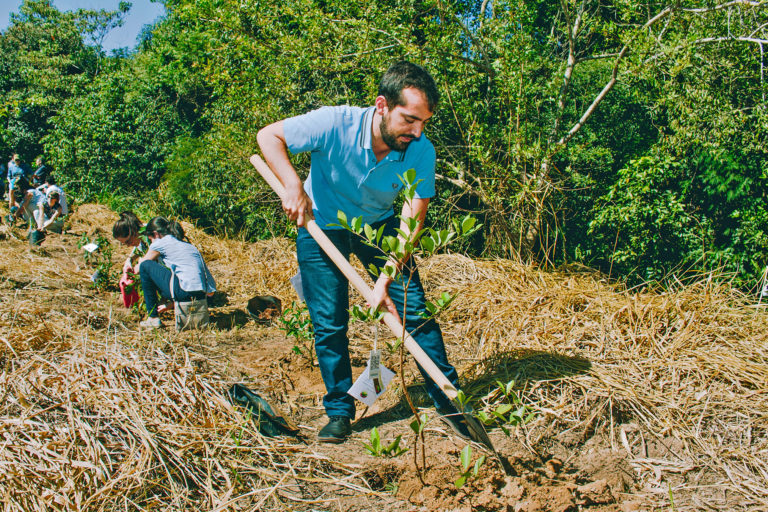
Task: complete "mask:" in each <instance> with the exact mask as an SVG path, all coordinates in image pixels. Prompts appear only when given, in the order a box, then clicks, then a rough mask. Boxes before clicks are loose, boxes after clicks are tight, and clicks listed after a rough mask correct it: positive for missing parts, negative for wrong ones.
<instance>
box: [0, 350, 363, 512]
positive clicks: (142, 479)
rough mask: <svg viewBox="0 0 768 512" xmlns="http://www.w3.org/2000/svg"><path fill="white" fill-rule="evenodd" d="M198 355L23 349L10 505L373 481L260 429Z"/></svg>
mask: <svg viewBox="0 0 768 512" xmlns="http://www.w3.org/2000/svg"><path fill="white" fill-rule="evenodd" d="M197 366H198V365H197V364H196V362H195V361H194V356H193V355H191V354H190V353H189V352H188V351H186V350H179V351H176V352H174V351H167V350H161V349H155V350H152V351H148V352H144V353H142V352H140V351H137V350H128V349H126V348H125V347H123V346H121V344H119V343H110V342H109V341H108V340H103V341H99V342H97V343H93V344H90V343H88V344H86V343H83V344H82V346H79V347H77V348H73V349H71V350H68V351H66V352H60V353H56V354H55V355H54V354H51V353H45V352H43V353H42V354H39V353H38V354H34V353H30V352H26V353H23V354H19V357H18V358H16V359H15V360H14V362H13V363H12V364H11V365H10V368H8V369H7V370H6V371H4V372H3V373H2V374H0V394H1V395H2V396H3V397H4V399H3V401H2V407H0V411H1V412H0V431H2V435H3V438H4V443H3V444H2V445H0V460H2V461H6V462H5V464H4V465H5V468H4V469H3V471H2V472H0V489H3V491H0V499H2V500H3V502H4V503H5V504H6V507H7V508H6V510H25V511H28V510H116V509H121V510H128V509H136V508H142V509H143V508H155V507H162V508H165V509H172V510H231V509H240V508H241V507H243V506H246V505H247V507H248V508H249V509H255V510H259V509H262V510H270V509H272V507H273V506H274V502H280V501H285V500H288V501H290V500H291V499H292V500H294V501H299V502H303V501H313V499H315V498H316V497H317V496H318V495H321V494H322V493H323V491H318V490H317V488H315V490H314V492H313V491H312V487H314V486H316V485H317V484H325V485H326V486H328V485H331V484H332V485H333V487H334V488H336V489H337V491H338V490H339V489H341V488H342V487H347V488H348V489H350V490H352V491H353V492H356V493H360V492H363V493H364V492H369V491H370V489H368V488H367V486H365V483H364V481H363V480H362V479H361V478H359V477H356V476H357V475H355V474H354V473H353V472H352V471H348V470H345V468H343V467H341V465H339V464H335V463H334V462H333V461H329V460H325V459H324V458H322V457H318V456H313V455H312V454H310V453H308V452H307V451H306V450H305V449H304V448H302V446H301V445H299V444H296V443H295V442H289V441H285V440H273V439H268V438H264V437H263V436H261V435H260V434H259V433H258V431H256V430H255V428H254V423H253V422H252V421H249V419H248V418H247V417H245V416H243V415H242V414H241V413H240V412H238V411H235V410H234V409H233V408H232V406H231V405H229V403H228V402H227V400H226V399H225V398H224V396H223V394H222V390H223V389H224V387H225V386H226V383H225V382H223V381H222V379H221V378H220V377H219V376H217V375H216V374H215V373H211V372H204V371H200V370H199V369H198V368H197ZM342 490H343V489H342ZM319 501H322V500H319ZM277 508H278V509H283V507H282V506H279V507H277Z"/></svg>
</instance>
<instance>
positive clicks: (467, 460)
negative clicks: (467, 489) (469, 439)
mask: <svg viewBox="0 0 768 512" xmlns="http://www.w3.org/2000/svg"><path fill="white" fill-rule="evenodd" d="M459 461H460V462H461V475H460V476H459V478H458V479H457V480H456V481H455V482H454V483H453V485H455V486H456V488H457V489H461V488H462V487H463V486H464V484H466V483H467V480H469V479H470V478H476V477H477V475H478V474H479V473H480V466H482V465H483V464H484V463H485V455H481V456H480V457H478V459H477V460H476V461H475V463H474V464H472V446H471V445H467V446H465V447H464V449H463V450H461V455H460V456H459Z"/></svg>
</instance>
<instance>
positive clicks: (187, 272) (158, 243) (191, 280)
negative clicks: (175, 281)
mask: <svg viewBox="0 0 768 512" xmlns="http://www.w3.org/2000/svg"><path fill="white" fill-rule="evenodd" d="M149 250H151V251H157V252H158V253H160V256H162V258H163V263H164V264H165V266H166V267H168V268H170V269H171V271H172V272H173V273H174V274H176V277H178V278H179V285H180V286H181V289H182V290H184V291H185V292H199V291H204V292H206V293H212V292H215V291H216V282H215V281H214V280H213V276H212V275H211V272H210V271H209V270H208V267H207V266H206V264H205V261H203V257H202V256H201V255H200V251H198V250H197V248H196V247H195V246H194V245H192V244H190V243H189V242H182V241H180V240H177V239H176V238H175V237H174V236H172V235H165V236H163V237H162V238H158V239H155V240H153V241H152V243H151V244H150V245H149Z"/></svg>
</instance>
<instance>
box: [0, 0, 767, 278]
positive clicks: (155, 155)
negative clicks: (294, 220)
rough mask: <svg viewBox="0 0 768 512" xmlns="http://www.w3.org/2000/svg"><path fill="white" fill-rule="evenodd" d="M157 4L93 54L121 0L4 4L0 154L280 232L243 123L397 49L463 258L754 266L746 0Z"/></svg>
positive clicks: (760, 18)
mask: <svg viewBox="0 0 768 512" xmlns="http://www.w3.org/2000/svg"><path fill="white" fill-rule="evenodd" d="M164 4H165V6H166V11H167V16H166V17H165V18H164V19H163V20H161V21H159V22H158V23H157V24H156V25H155V26H152V27H147V29H146V30H145V31H144V32H143V34H142V37H141V41H140V44H139V45H138V47H137V49H136V50H135V51H131V52H129V51H120V52H114V53H112V54H111V55H106V54H105V53H104V52H103V51H102V50H101V45H100V42H101V40H102V39H103V37H104V35H105V34H106V33H107V31H108V30H110V29H111V28H112V27H114V26H117V25H119V24H120V23H121V22H122V19H123V17H124V15H125V14H126V13H127V12H128V9H129V8H130V4H129V3H127V2H124V3H121V5H120V8H119V9H118V10H117V11H114V12H107V11H86V10H80V11H77V12H67V13H62V12H59V11H58V10H56V9H55V8H54V7H53V6H52V5H51V4H50V2H48V1H45V0H26V1H25V3H24V4H23V5H22V7H21V9H20V11H19V13H18V14H16V15H13V18H12V23H11V25H10V27H9V28H8V29H7V30H6V31H5V32H3V33H2V34H0V68H1V69H0V154H7V155H10V153H11V152H13V151H18V152H20V153H21V154H22V155H23V156H24V158H25V159H26V160H27V161H31V160H32V159H33V158H34V156H36V155H37V154H44V155H46V156H47V157H48V158H49V160H50V161H51V163H52V165H53V167H54V168H55V169H56V170H57V171H58V174H59V176H60V181H61V182H62V183H63V184H64V186H65V187H66V189H67V190H68V191H69V192H70V193H71V194H74V195H75V196H76V197H77V198H79V199H80V200H86V199H88V200H90V199H94V198H97V199H99V200H101V201H103V202H108V203H113V204H118V205H120V206H126V205H129V206H132V207H136V208H139V209H142V208H144V209H148V208H149V209H152V210H153V211H154V212H162V213H166V214H175V215H184V216H186V217H189V218H192V219H195V220H197V221H198V223H199V224H200V225H202V226H206V227H209V228H211V229H214V230H217V231H219V232H222V233H226V234H228V235H231V236H238V237H242V238H244V239H251V240H252V239H257V238H265V237H270V236H273V235H275V234H284V233H286V232H288V231H289V230H290V227H289V226H287V224H286V223H285V222H284V221H283V220H282V216H281V215H279V214H278V213H279V212H278V209H277V207H276V203H275V202H274V201H273V200H272V195H271V194H270V193H269V191H268V190H266V187H265V185H263V184H262V183H261V182H260V180H259V179H258V178H257V175H256V174H255V172H254V171H253V170H252V169H251V168H250V165H249V164H248V162H247V157H248V155H250V154H251V153H252V152H254V151H255V149H256V142H255V135H256V132H257V130H258V129H259V127H261V126H263V125H265V124H267V123H269V122H272V121H274V120H277V119H280V118H283V117H286V116H290V115H295V114H299V113H302V112H304V111H306V110H308V109H311V108H314V107H317V106H320V105H324V104H340V103H349V104H355V105H367V104H370V103H371V102H372V100H373V98H374V97H375V91H376V83H377V79H378V77H379V76H380V74H381V72H382V71H383V70H384V69H385V68H386V67H387V66H388V65H389V63H391V62H392V61H394V60H396V59H400V58H406V59H410V60H412V61H415V62H417V63H420V64H422V65H424V66H425V67H426V68H428V69H429V70H430V71H431V72H432V73H433V74H434V76H435V77H436V79H437V81H438V83H439V85H440V87H441V91H442V94H443V99H442V102H441V105H440V108H439V112H438V115H437V116H436V118H435V121H434V123H433V124H432V125H431V126H430V127H429V130H428V136H429V137H430V139H431V140H433V141H434V142H435V145H436V146H437V150H438V157H439V162H438V173H439V182H438V184H439V190H440V192H439V194H440V196H441V197H440V198H439V199H440V200H438V201H435V205H436V207H435V208H433V211H432V212H431V216H432V219H431V222H433V223H435V224H441V223H443V222H445V221H446V219H447V217H448V216H449V215H451V214H454V213H458V212H464V211H467V210H469V211H473V212H475V213H476V214H477V215H480V216H481V217H482V221H483V223H484V226H485V229H483V230H481V232H479V233H478V234H477V235H476V237H475V239H473V240H472V241H471V242H470V243H469V244H468V245H467V246H466V247H465V249H466V250H468V251H469V252H470V253H472V254H474V255H477V256H505V257H513V258H516V259H519V260H522V261H528V262H535V263H540V264H547V265H560V264H564V263H572V262H579V263H583V264H587V265H590V266H595V267H598V268H600V269H602V270H604V271H606V272H609V273H610V274H611V275H612V276H613V277H623V278H626V279H627V280H628V281H629V282H630V283H639V282H646V281H648V280H650V281H653V282H663V281H664V280H666V279H669V278H671V277H672V276H673V275H674V276H676V277H678V278H679V277H680V276H685V275H687V274H688V273H691V272H694V273H695V272H703V271H711V270H718V273H719V274H720V275H723V273H725V275H728V276H732V278H733V279H734V282H736V283H737V284H738V285H740V286H742V287H745V288H754V287H755V285H756V283H757V281H758V279H759V278H760V276H761V273H762V269H763V268H764V266H765V264H766V263H768V236H766V235H767V233H766V231H767V230H768V210H767V208H768V207H767V206H766V194H767V192H766V190H768V188H767V187H766V186H767V185H768V164H767V163H766V162H767V161H768V160H767V159H766V147H767V146H766V135H767V134H768V122H767V114H766V107H765V96H766V92H767V91H768V84H766V78H768V77H766V73H765V65H766V60H765V59H766V58H765V56H764V45H765V44H766V43H768V9H767V8H766V7H767V5H766V2H765V1H757V0H734V1H722V2H719V3H718V2H712V1H710V0H680V1H674V2H665V1H652V2H636V1H630V0H614V1H612V2H600V1H598V0H578V1H574V0H562V1H561V2H559V3H558V2H553V1H544V0H500V1H496V0H483V1H454V0H447V1H446V0H379V1H376V2H373V1H371V0H361V1H359V2H339V1H331V0H285V1H284V2H279V3H275V2H263V1H260V0H250V1H247V2H240V1H234V0H195V1H193V0H165V2H164ZM297 162H298V163H299V165H300V166H301V167H302V168H306V163H307V160H306V159H304V158H299V159H297Z"/></svg>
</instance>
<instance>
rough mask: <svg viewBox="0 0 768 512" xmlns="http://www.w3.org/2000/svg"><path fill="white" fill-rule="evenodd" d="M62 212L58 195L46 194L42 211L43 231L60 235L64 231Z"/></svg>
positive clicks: (55, 193) (54, 193)
mask: <svg viewBox="0 0 768 512" xmlns="http://www.w3.org/2000/svg"><path fill="white" fill-rule="evenodd" d="M62 210H63V209H62V206H61V200H60V197H59V193H58V192H51V193H50V194H48V196H46V201H45V202H44V203H43V209H42V216H43V230H46V231H50V232H51V233H61V232H62V231H63V230H64V214H63V212H62ZM38 211H39V210H38ZM37 215H39V213H38V214H37ZM37 215H36V216H37Z"/></svg>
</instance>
